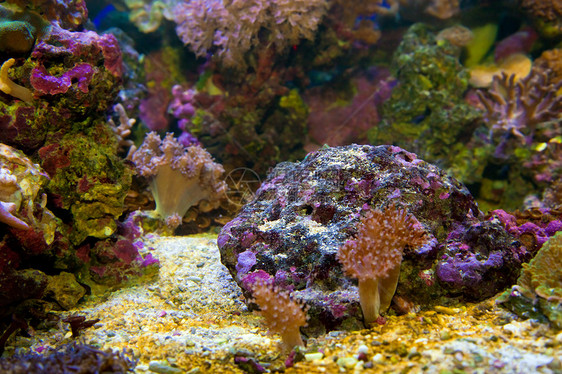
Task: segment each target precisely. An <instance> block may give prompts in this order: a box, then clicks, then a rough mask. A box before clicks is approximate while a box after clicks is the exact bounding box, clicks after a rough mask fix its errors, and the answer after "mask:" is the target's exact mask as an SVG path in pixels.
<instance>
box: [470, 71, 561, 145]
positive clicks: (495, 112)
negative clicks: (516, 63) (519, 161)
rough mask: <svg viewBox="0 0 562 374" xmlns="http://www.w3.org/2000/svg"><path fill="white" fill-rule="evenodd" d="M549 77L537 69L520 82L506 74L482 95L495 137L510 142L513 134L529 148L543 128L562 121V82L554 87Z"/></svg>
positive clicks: (479, 92)
mask: <svg viewBox="0 0 562 374" xmlns="http://www.w3.org/2000/svg"><path fill="white" fill-rule="evenodd" d="M548 75H549V71H548V70H547V71H544V70H541V69H533V70H532V71H531V73H530V74H529V75H528V76H527V77H525V78H523V79H520V80H517V81H516V80H515V76H514V75H510V76H508V75H507V74H505V73H503V74H502V75H501V76H495V77H494V79H493V81H492V86H491V87H490V89H489V90H488V91H486V92H485V93H484V92H482V91H478V98H479V99H480V102H481V103H482V105H483V106H484V108H485V109H486V111H485V112H484V120H485V121H486V123H487V124H488V126H489V127H490V131H491V132H492V134H493V135H494V136H497V137H499V138H507V137H509V134H511V135H514V136H515V137H517V138H519V139H520V140H521V141H522V142H523V143H527V144H529V143H531V142H532V140H533V137H534V136H535V135H536V132H537V131H538V129H537V126H538V125H539V124H541V123H543V122H547V121H550V120H557V119H558V117H559V115H560V112H561V111H562V97H561V96H560V95H558V94H557V91H558V90H559V89H560V88H561V87H562V82H558V83H551V82H550V80H549V77H548Z"/></svg>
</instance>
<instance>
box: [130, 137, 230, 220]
mask: <svg viewBox="0 0 562 374" xmlns="http://www.w3.org/2000/svg"><path fill="white" fill-rule="evenodd" d="M132 160H133V162H134V163H135V165H136V167H137V171H138V172H139V174H140V175H142V176H144V177H150V178H151V189H152V194H153V196H154V200H155V201H156V211H155V213H156V214H157V215H158V216H159V217H161V218H164V219H168V218H170V217H178V216H179V217H180V218H181V217H183V215H184V214H185V213H186V212H187V210H188V209H189V208H190V207H191V206H194V205H197V204H198V203H199V202H201V201H202V200H206V201H207V202H209V206H210V207H211V208H214V207H216V206H217V205H218V202H219V201H220V199H221V198H222V197H223V196H224V194H225V192H226V183H225V182H224V181H222V180H221V179H220V177H221V175H222V173H223V172H224V169H223V167H222V165H220V164H217V163H215V162H213V159H212V157H211V155H210V154H209V153H208V152H207V151H206V150H205V149H203V148H202V147H201V146H199V145H192V146H190V147H184V146H183V145H181V144H180V143H179V142H178V140H177V139H175V138H174V137H173V135H172V134H171V133H169V134H167V135H166V137H165V138H164V140H161V139H160V137H159V136H158V135H157V134H156V133H155V132H151V133H149V134H148V135H147V136H146V138H145V139H144V143H143V144H142V146H141V147H140V148H139V149H138V150H137V151H136V152H135V153H134V154H133V156H132Z"/></svg>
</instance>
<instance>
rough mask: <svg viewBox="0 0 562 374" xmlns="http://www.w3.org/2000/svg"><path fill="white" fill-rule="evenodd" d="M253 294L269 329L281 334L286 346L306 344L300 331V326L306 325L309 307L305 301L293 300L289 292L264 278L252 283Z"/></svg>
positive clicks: (289, 347) (288, 347) (290, 347)
mask: <svg viewBox="0 0 562 374" xmlns="http://www.w3.org/2000/svg"><path fill="white" fill-rule="evenodd" d="M252 295H253V297H254V300H253V301H254V302H255V303H256V304H258V306H259V307H260V310H261V312H260V314H261V315H262V316H263V317H264V318H265V321H266V323H267V326H268V327H269V330H270V331H271V332H272V333H278V334H280V335H281V339H283V345H284V347H285V348H287V349H292V348H293V347H296V346H304V343H303V341H302V338H301V334H300V331H299V328H300V327H302V326H306V319H307V318H306V309H307V308H306V307H304V303H302V302H299V301H295V300H293V298H291V296H290V294H289V293H288V292H286V291H281V290H279V289H278V288H276V287H274V286H272V285H271V284H269V283H267V282H265V281H263V280H259V281H256V283H254V284H253V285H252Z"/></svg>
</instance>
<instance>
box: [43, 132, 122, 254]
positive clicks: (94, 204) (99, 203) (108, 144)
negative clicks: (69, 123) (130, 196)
mask: <svg viewBox="0 0 562 374" xmlns="http://www.w3.org/2000/svg"><path fill="white" fill-rule="evenodd" d="M93 134H96V136H95V138H94V136H93ZM94 139H96V140H94ZM47 147H49V146H47ZM50 147H53V148H52V149H53V151H52V154H53V155H54V156H53V157H52V158H54V159H56V160H58V162H61V161H60V160H61V158H63V161H62V163H63V165H61V167H57V168H56V172H55V173H54V175H52V178H51V182H50V183H49V186H48V188H49V192H50V193H51V194H54V195H55V196H57V197H58V200H59V205H60V207H61V208H63V209H68V210H70V212H71V213H72V219H73V222H72V225H71V226H72V230H71V232H70V239H71V241H72V242H73V243H74V244H79V243H81V242H82V241H83V240H84V239H85V238H86V237H88V236H93V237H96V238H106V237H108V236H110V235H111V234H113V232H115V230H116V228H117V225H116V222H115V220H116V219H117V218H119V216H120V215H121V214H122V213H123V208H124V199H125V196H126V195H127V192H128V190H129V188H130V185H131V178H132V171H131V169H130V168H129V167H127V166H126V165H125V163H124V162H123V161H122V160H121V159H120V158H118V157H117V156H116V154H115V150H116V147H115V138H114V135H113V134H112V132H111V129H110V128H108V126H106V125H105V124H100V125H97V126H93V127H92V128H90V129H88V130H87V131H85V132H81V133H71V134H68V135H66V136H64V137H63V139H62V140H60V141H59V142H57V143H56V144H52V145H50ZM64 159H66V160H67V162H64ZM44 161H45V160H44ZM46 162H48V160H47V161H46ZM51 174H53V173H52V172H51Z"/></svg>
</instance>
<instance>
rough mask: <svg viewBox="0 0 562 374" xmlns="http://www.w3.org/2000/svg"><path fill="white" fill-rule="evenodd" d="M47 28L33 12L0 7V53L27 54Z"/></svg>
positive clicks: (42, 20)
mask: <svg viewBox="0 0 562 374" xmlns="http://www.w3.org/2000/svg"><path fill="white" fill-rule="evenodd" d="M49 28H50V26H49V22H47V21H46V20H44V19H43V18H42V17H41V16H40V15H39V14H37V13H35V12H32V11H29V10H26V11H21V10H20V9H19V8H17V7H14V9H10V8H8V7H5V6H2V5H0V52H2V53H6V54H19V53H28V52H30V51H31V49H32V48H33V45H34V44H35V41H36V40H37V39H39V38H41V37H43V36H45V35H46V34H47V33H48V32H49Z"/></svg>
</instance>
